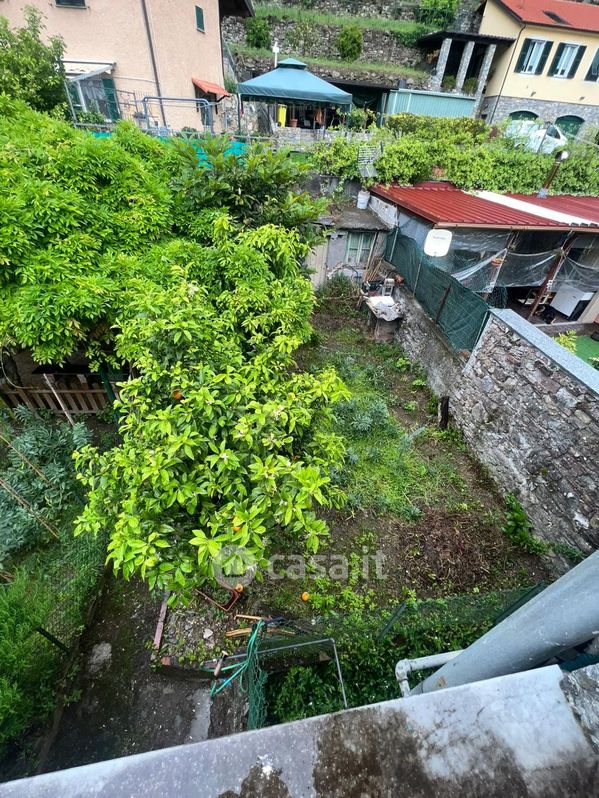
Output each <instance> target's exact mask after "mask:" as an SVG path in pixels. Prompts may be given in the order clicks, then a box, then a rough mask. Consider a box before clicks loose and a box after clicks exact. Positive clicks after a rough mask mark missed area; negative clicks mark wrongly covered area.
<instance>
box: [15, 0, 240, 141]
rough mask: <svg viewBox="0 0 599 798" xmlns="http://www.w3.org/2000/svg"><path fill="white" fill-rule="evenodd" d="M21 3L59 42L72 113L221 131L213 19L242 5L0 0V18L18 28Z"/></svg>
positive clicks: (203, 0)
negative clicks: (31, 8) (34, 11)
mask: <svg viewBox="0 0 599 798" xmlns="http://www.w3.org/2000/svg"><path fill="white" fill-rule="evenodd" d="M27 5H33V6H35V7H36V8H37V9H38V10H39V11H40V12H41V13H42V14H43V16H44V22H45V26H46V30H45V35H47V36H54V35H59V36H61V37H62V38H63V39H64V42H65V56H64V63H65V70H66V72H67V76H68V87H69V97H70V102H71V103H72V107H73V108H74V111H75V113H76V114H77V113H81V112H85V111H95V110H98V111H99V112H101V113H102V114H103V115H104V116H105V117H106V118H107V119H108V120H112V121H115V120H117V119H120V118H128V119H133V120H134V121H136V122H137V123H138V124H139V125H140V127H144V128H145V127H150V128H157V129H159V130H160V129H163V128H168V129H171V130H180V129H181V128H183V127H190V128H195V129H197V130H205V129H209V128H210V127H212V128H213V130H214V131H215V132H219V131H220V130H222V129H223V128H224V127H226V125H225V120H224V119H223V115H224V114H225V108H224V103H223V98H224V97H226V96H227V92H226V90H225V88H224V82H225V81H224V75H223V58H222V46H221V31H220V26H221V19H222V17H223V16H225V15H238V16H245V17H247V16H250V15H251V14H252V13H253V12H252V7H251V3H250V1H249V0H220V2H219V0H2V2H1V3H0V14H2V15H3V16H5V17H7V19H8V21H9V24H10V25H11V26H19V25H22V24H23V19H24V18H23V12H24V8H25V6H27ZM171 98H172V99H171ZM198 100H199V101H200V102H196V101H198ZM202 101H206V103H208V104H207V105H206V104H204V102H202ZM229 113H230V111H229ZM83 118H85V117H83Z"/></svg>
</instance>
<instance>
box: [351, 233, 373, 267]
mask: <svg viewBox="0 0 599 798" xmlns="http://www.w3.org/2000/svg"><path fill="white" fill-rule="evenodd" d="M373 241H374V233H350V234H349V235H348V237H347V249H346V251H345V260H346V261H347V262H348V263H351V264H353V265H354V266H365V265H366V262H367V261H368V258H369V257H370V251H371V250H372V243H373Z"/></svg>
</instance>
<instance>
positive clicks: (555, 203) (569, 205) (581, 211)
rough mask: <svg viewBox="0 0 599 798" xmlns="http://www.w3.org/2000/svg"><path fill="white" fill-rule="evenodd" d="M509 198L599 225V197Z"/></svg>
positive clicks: (522, 196)
mask: <svg viewBox="0 0 599 798" xmlns="http://www.w3.org/2000/svg"><path fill="white" fill-rule="evenodd" d="M507 196H508V197H514V198H515V199H519V200H525V201H526V202H532V203H534V204H535V205H536V206H538V207H540V208H543V207H545V208H551V209H552V210H554V211H560V212H565V213H572V214H577V215H578V216H584V217H585V218H587V219H592V221H594V222H597V223H598V224H599V197H585V196H577V195H572V194H552V195H551V196H550V197H546V198H545V199H540V198H539V197H537V196H534V195H533V196H532V197H531V196H528V195H527V194H508V195H507Z"/></svg>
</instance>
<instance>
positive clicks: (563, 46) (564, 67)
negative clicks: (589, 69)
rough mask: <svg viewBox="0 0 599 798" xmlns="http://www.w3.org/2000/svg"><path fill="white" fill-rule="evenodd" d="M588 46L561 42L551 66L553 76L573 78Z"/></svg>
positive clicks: (550, 71)
mask: <svg viewBox="0 0 599 798" xmlns="http://www.w3.org/2000/svg"><path fill="white" fill-rule="evenodd" d="M586 49H587V48H586V47H583V46H582V45H580V44H567V43H566V42H560V43H559V44H558V46H557V50H556V51H555V57H554V59H553V61H552V62H551V66H550V67H549V74H550V75H551V77H552V78H573V77H574V75H575V74H576V72H577V70H578V67H579V65H580V62H581V61H582V56H583V55H584V52H585V50H586Z"/></svg>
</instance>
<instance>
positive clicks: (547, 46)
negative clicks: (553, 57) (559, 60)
mask: <svg viewBox="0 0 599 798" xmlns="http://www.w3.org/2000/svg"><path fill="white" fill-rule="evenodd" d="M552 47H553V42H545V47H543V52H542V53H541V57H540V59H539V63H538V64H537V68H536V69H535V75H541V74H542V73H543V70H544V69H545V64H546V63H547V59H548V58H549V53H550V52H551V48H552ZM559 47H562V48H563V45H562V44H560V46H559ZM559 47H558V48H557V49H558V52H559ZM554 63H555V62H554Z"/></svg>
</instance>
